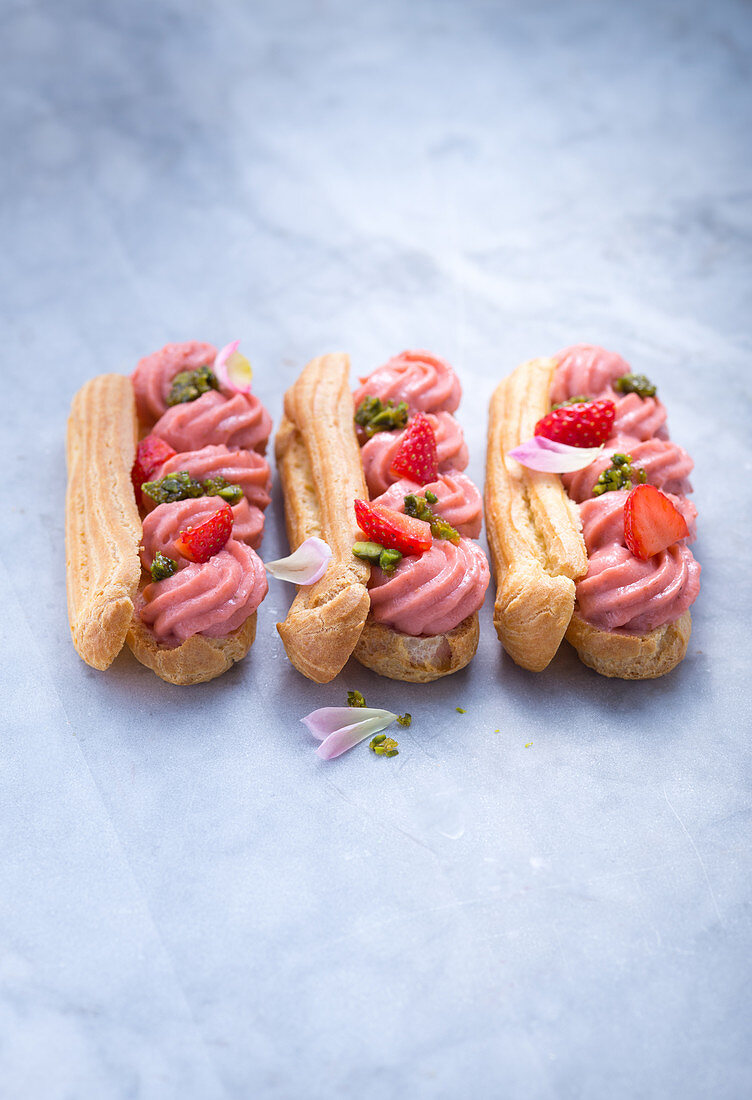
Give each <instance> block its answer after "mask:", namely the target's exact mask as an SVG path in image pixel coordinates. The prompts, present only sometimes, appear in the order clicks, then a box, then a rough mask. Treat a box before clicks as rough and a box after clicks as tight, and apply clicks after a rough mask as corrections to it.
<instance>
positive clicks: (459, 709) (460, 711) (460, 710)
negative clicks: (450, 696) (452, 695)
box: [454, 707, 467, 714]
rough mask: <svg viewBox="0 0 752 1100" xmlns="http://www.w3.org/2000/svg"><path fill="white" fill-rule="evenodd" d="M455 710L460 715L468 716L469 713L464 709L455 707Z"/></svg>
mask: <svg viewBox="0 0 752 1100" xmlns="http://www.w3.org/2000/svg"><path fill="white" fill-rule="evenodd" d="M454 709H455V710H456V711H457V713H458V714H467V711H466V710H465V708H464V707H455V708H454Z"/></svg>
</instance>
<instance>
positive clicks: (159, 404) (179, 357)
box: [131, 340, 217, 449]
mask: <svg viewBox="0 0 752 1100" xmlns="http://www.w3.org/2000/svg"><path fill="white" fill-rule="evenodd" d="M216 356H217V349H216V348H215V347H214V345H213V344H204V343H202V342H201V341H200V340H186V341H184V342H183V343H182V344H166V345H165V347H163V348H161V350H160V351H155V352H153V353H152V354H151V355H147V356H145V358H143V359H141V360H140V361H139V363H138V364H137V366H136V369H135V370H134V372H133V374H132V375H131V381H132V382H133V389H134V391H135V394H136V411H137V413H138V419H139V420H140V421H141V424H142V425H143V426H144V427H147V428H148V427H150V426H151V425H152V424H153V423H154V422H155V421H156V420H159V418H160V416H162V415H163V414H164V413H165V412H166V411H167V398H168V396H169V393H170V389H171V388H172V380H173V378H174V377H175V375H176V374H179V373H180V372H181V371H184V370H198V368H199V367H204V366H211V365H212V363H213V362H214V360H215V358H216ZM186 449H187V448H186Z"/></svg>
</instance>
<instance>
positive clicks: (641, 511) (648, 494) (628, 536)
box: [624, 485, 689, 561]
mask: <svg viewBox="0 0 752 1100" xmlns="http://www.w3.org/2000/svg"><path fill="white" fill-rule="evenodd" d="M688 534H689V528H688V527H687V521H686V520H685V518H684V516H683V515H682V514H681V512H680V511H679V509H678V508H676V507H675V506H674V505H673V504H672V503H671V501H670V500H669V499H668V497H667V496H666V495H665V493H662V492H661V491H660V489H656V488H655V486H654V485H638V486H637V487H636V488H635V489H633V490H632V492H631V493H630V494H629V496H628V497H627V502H626V504H625V505H624V541H625V542H626V544H627V547H628V549H629V550H631V551H632V553H633V554H634V556H635V557H636V558H641V559H642V560H643V561H647V559H648V558H652V556H653V554H659V553H660V552H661V550H666V549H667V548H668V547H669V546H673V545H674V543H675V542H678V541H679V539H684V538H686V537H687V535H688Z"/></svg>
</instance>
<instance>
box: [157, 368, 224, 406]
mask: <svg viewBox="0 0 752 1100" xmlns="http://www.w3.org/2000/svg"><path fill="white" fill-rule="evenodd" d="M218 389H219V382H218V381H217V376H216V375H215V373H214V371H213V370H212V369H211V367H209V366H203V367H199V368H198V370H181V371H180V373H179V374H176V375H175V377H174V378H173V380H172V388H171V389H170V393H169V395H168V397H167V404H168V405H182V404H183V403H184V402H186V401H195V400H196V398H197V397H201V395H202V394H204V393H208V392H209V390H218Z"/></svg>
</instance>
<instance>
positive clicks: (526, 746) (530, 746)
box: [525, 741, 533, 749]
mask: <svg viewBox="0 0 752 1100" xmlns="http://www.w3.org/2000/svg"><path fill="white" fill-rule="evenodd" d="M532 745H533V742H532V741H528V743H527V744H526V745H525V748H526V749H529V748H532Z"/></svg>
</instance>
